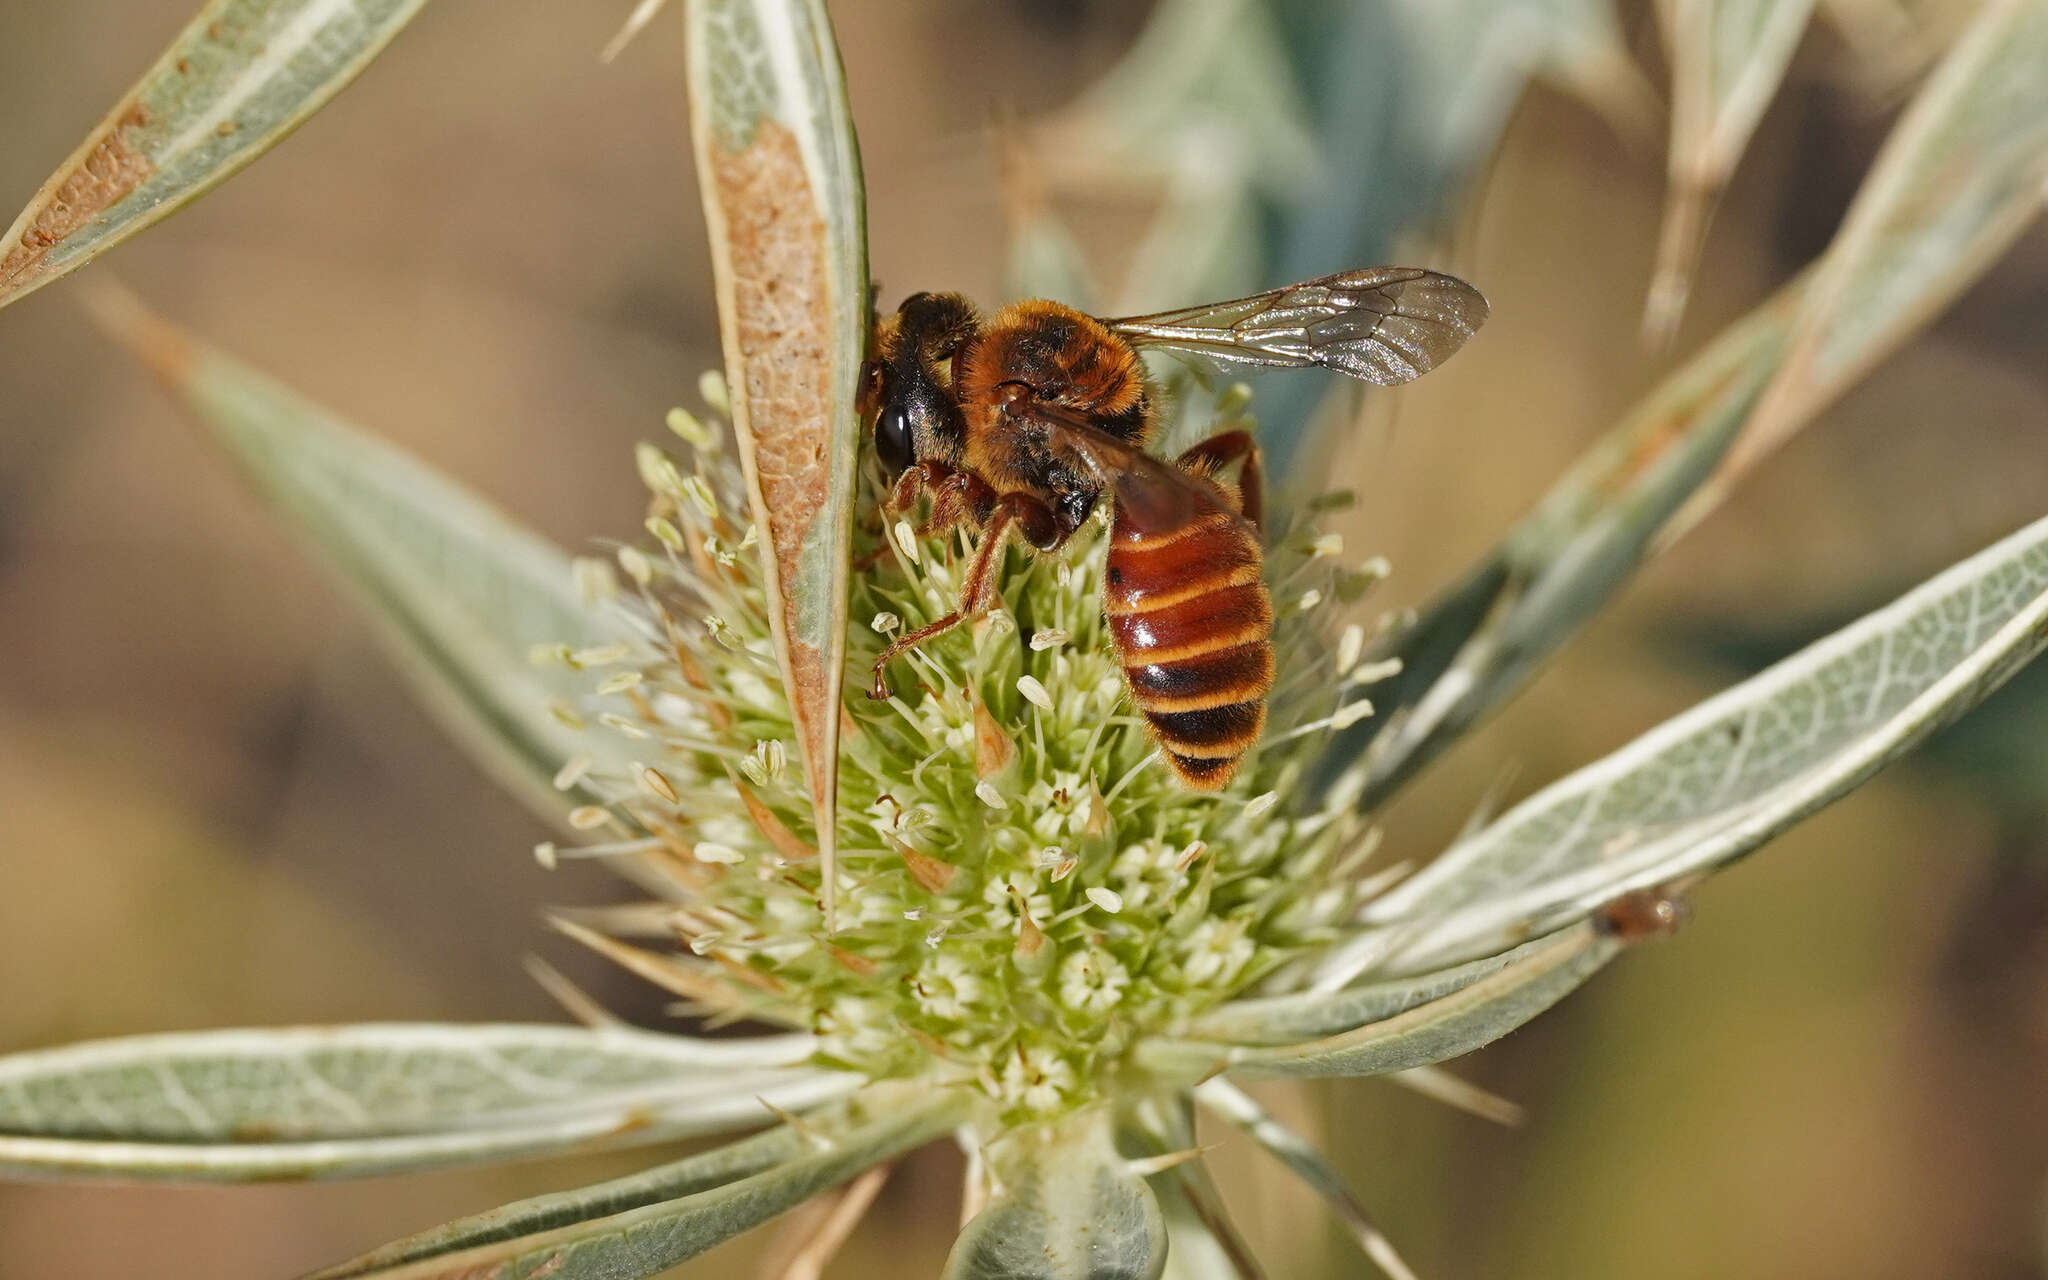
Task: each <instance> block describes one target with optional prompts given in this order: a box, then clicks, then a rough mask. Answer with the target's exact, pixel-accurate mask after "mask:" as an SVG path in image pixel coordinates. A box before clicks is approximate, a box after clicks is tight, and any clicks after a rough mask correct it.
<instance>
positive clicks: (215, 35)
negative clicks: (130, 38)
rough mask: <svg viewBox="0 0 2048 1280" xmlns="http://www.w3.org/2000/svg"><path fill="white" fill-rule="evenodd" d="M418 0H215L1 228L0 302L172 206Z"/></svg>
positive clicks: (368, 55)
mask: <svg viewBox="0 0 2048 1280" xmlns="http://www.w3.org/2000/svg"><path fill="white" fill-rule="evenodd" d="M425 3H426V0H213V3H211V4H208V5H206V6H205V7H204V8H203V9H201V10H200V11H199V14H198V16H196V17H194V18H193V19H192V21H191V22H190V23H189V24H188V25H187V26H186V27H185V29H184V30H183V31H181V32H180V33H179V34H178V37H177V39H176V40H174V41H172V43H171V47H170V48H169V49H168V50H166V51H165V52H164V55H163V57H162V58H160V59H158V61H157V64H156V65H155V66H153V67H151V68H150V69H149V71H148V72H147V73H145V74H144V75H143V77H142V79H141V80H140V81H139V82H138V83H137V84H136V85H135V87H134V88H133V89H130V90H129V91H128V96H127V97H125V98H123V99H122V100H121V102H120V104H119V105H118V106H116V107H115V108H114V109H113V111H111V112H109V113H108V115H107V118H106V119H105V120H103V121H101V122H100V126H99V127H98V128H97V129H95V130H93V132H92V134H91V135H90V136H89V137H87V138H86V140H85V142H84V143H83V144H82V145H81V146H80V147H79V148H78V150H77V151H76V152H75V153H73V154H72V156H71V158H70V159H68V160H66V161H65V162H64V164H63V165H62V167H60V168H59V169H58V170H57V172H56V173H55V174H53V175H51V177H50V180H49V181H48V182H46V183H44V184H43V189H42V190H41V191H39V192H37V193H36V196H35V199H33V200H31V201H30V202H29V205H28V208H26V209H25V210H23V211H22V214H21V216H20V218H18V219H17V220H16V221H15V223H14V225H13V227H11V228H10V229H9V230H8V232H7V236H6V239H4V240H0V306H5V305H6V304H8V303H9V302H12V301H14V300H15V299H17V298H20V297H21V296H23V295H24V294H27V293H29V292H31V291H33V290H35V289H38V288H41V287H42V286H43V285H46V284H48V283H49V282H50V281H52V280H55V279H56V278H57V277H59V276H61V275H63V274H64V273H66V272H68V271H71V270H74V269H75V268H77V267H80V266H83V265H84V264H85V263H87V262H90V261H91V260H92V259H93V258H94V257H96V256H98V255H99V254H101V253H103V252H105V251H106V250H108V249H110V248H112V247H113V246H114V245H116V244H119V243H120V242H121V241H123V240H125V239H127V238H128V237H129V236H132V235H134V234H135V233H136V232H138V231H140V230H142V229H143V228H144V227H147V226H149V225H150V224H152V223H154V222H156V221H158V220H159V219H161V218H164V217H166V216H168V215H169V214H171V213H174V212H176V211H177V210H178V209H179V208H181V207H183V206H184V205H185V204H187V203H188V202H190V201H191V200H193V199H195V198H197V197H198V196H200V195H203V194H204V193H206V192H207V191H210V190H212V189H213V188H214V187H215V186H217V185H219V184H220V183H221V182H222V181H223V180H224V179H226V178H227V177H228V176H229V175H231V174H233V173H234V172H235V171H236V170H238V169H240V168H241V167H242V166H243V165H246V164H248V163H249V162H250V161H251V160H254V159H255V158H256V157H257V156H259V155H262V154H263V153H264V152H265V151H267V150H269V149H270V148H271V147H272V146H273V145H275V144H276V143H277V141H278V140H279V139H281V138H283V137H284V135H285V134H287V133H290V132H291V131H292V130H293V129H294V128H296V127H297V126H298V125H299V124H301V123H302V122H303V121H304V120H305V119H306V117H307V116H310V115H312V114H313V113H314V112H315V111H318V110H319V109H320V108H321V107H322V106H324V105H326V103H327V100H328V99H329V98H331V97H333V96H334V95H335V94H336V93H337V92H339V91H340V89H341V88H342V86H344V85H346V84H347V83H348V82H349V81H351V80H353V79H355V77H356V75H357V73H359V72H361V71H362V69H363V68H364V67H365V66H367V65H369V62H370V60H371V59H372V58H375V57H376V56H377V55H378V53H380V52H382V51H383V48H384V46H385V45H386V44H387V43H388V42H389V41H390V40H391V38H392V37H393V36H395V35H397V34H398V32H399V30H400V29H401V28H403V27H404V26H405V24H406V23H408V22H410V21H411V20H412V18H413V15H415V14H417V13H418V12H419V11H420V9H421V8H422V7H423V6H424V5H425Z"/></svg>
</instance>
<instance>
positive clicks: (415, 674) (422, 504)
mask: <svg viewBox="0 0 2048 1280" xmlns="http://www.w3.org/2000/svg"><path fill="white" fill-rule="evenodd" d="M94 300H95V304H96V306H95V310H96V313H97V314H98V315H99V316H100V317H101V319H102V321H103V323H105V324H106V325H107V327H108V328H110V329H111V330H112V331H113V332H114V333H115V334H116V335H117V336H119V337H120V338H121V339H122V340H124V341H125V342H127V343H128V344H129V345H130V346H131V347H132V348H134V350H135V351H136V352H137V354H139V355H140V356H141V357H142V358H143V359H144V360H146V361H147V362H148V363H149V364H150V366H151V367H152V368H153V369H155V371H156V372H157V374H158V375H159V376H160V377H162V378H163V380H164V381H165V383H166V384H168V385H169V387H170V388H171V390H172V391H174V392H176V393H177V395H178V396H179V398H180V399H181V400H182V401H183V402H184V404H185V406H186V407H187V408H188V409H189V410H190V411H191V412H192V413H193V414H194V415H195V416H196V417H198V418H199V420H200V421H201V422H203V423H205V424H206V426H207V427H208V428H209V429H210V430H211V431H212V432H213V435H214V438H215V439H217V440H218V441H219V442H220V443H221V445H222V446H223V447H224V448H225V449H226V450H227V451H228V454H229V456H231V457H232V458H233V459H234V460H235V462H236V463H237V464H238V465H239V466H240V467H241V469H242V471H243V473H244V474H245V475H246V476H247V477H248V478H249V480H250V482H251V483H252V484H253V485H254V486H255V487H256V489H257V491H258V492H259V493H261V494H262V495H263V496H264V497H265V498H266V499H267V500H268V501H269V502H270V503H271V504H272V505H273V506H274V507H275V508H276V509H277V511H278V512H279V514H281V515H282V516H283V517H284V518H285V521H286V523H287V524H289V525H290V526H292V527H293V528H295V529H297V530H298V531H299V532H300V533H301V534H303V535H305V537H306V538H307V539H308V540H310V542H311V543H312V544H313V546H314V547H315V548H316V549H317V550H318V552H319V554H320V556H321V558H322V559H324V560H325V561H326V562H327V563H328V565H329V566H330V567H332V568H333V569H334V570H335V571H336V572H337V573H339V574H340V575H341V576H342V577H343V578H344V579H345V580H346V581H347V582H348V583H349V585H350V586H352V587H354V588H355V589H356V591H357V593H358V595H359V597H360V598H361V600H362V601H363V603H364V604H365V605H366V606H367V608H366V609H365V613H366V614H367V616H369V617H370V618H371V619H372V620H373V621H375V622H376V623H377V624H378V627H379V634H380V636H381V638H382V639H383V640H384V642H385V644H386V647H387V649H388V651H389V652H390V653H391V654H392V655H393V656H394V658H395V659H396V660H397V662H398V665H399V667H400V669H401V670H403V671H404V672H405V673H406V674H407V676H409V677H410V678H411V679H412V681H413V682H414V685H415V687H416V688H417V689H418V690H419V691H420V693H421V695H422V697H423V700H424V701H425V703H426V705H427V706H428V707H429V708H430V709H432V710H433V711H434V712H435V713H436V714H437V715H438V716H439V718H440V719H441V721H442V722H443V724H444V725H446V726H447V727H448V728H449V729H450V730H451V731H452V732H453V733H454V734H455V736H456V737H457V738H458V739H459V740H460V741H461V742H462V743H463V744H464V745H465V746H466V747H468V748H469V749H470V751H471V753H472V754H473V755H474V756H475V757H476V758H477V760H478V761H479V762H480V763H482V764H483V765H484V766H485V767H487V768H488V769H490V770H491V772H492V773H493V774H494V775H495V776H496V777H497V778H498V779H499V780H500V781H501V782H503V783H504V784H505V785H506V787H507V788H508V789H510V790H511V791H512V792H513V793H514V794H516V795H518V796H519V797H520V798H521V799H523V800H525V801H527V802H528V803H529V804H531V805H532V806H533V808H534V810H535V811H536V812H538V813H540V814H543V815H545V816H548V817H551V818H553V819H555V820H557V821H560V820H561V818H562V815H563V814H565V813H566V812H567V811H568V809H569V807H570V806H571V805H572V804H574V803H576V800H575V799H574V798H571V796H570V795H565V794H564V793H563V792H561V791H558V790H557V789H556V788H555V786H554V785H553V781H552V779H553V778H554V776H555V774H556V772H557V771H558V770H560V769H561V768H562V766H563V764H564V762H566V761H568V760H571V759H573V758H574V757H576V756H577V755H578V754H580V753H584V752H587V751H589V750H591V749H592V747H593V745H602V744H603V743H604V741H606V739H604V738H602V737H599V736H598V735H592V734H587V733H584V732H582V731H581V730H580V729H578V728H577V727H576V726H575V724H574V723H573V719H574V713H573V707H574V705H575V703H576V701H577V700H578V699H580V698H582V697H584V696H586V695H587V693H588V681H587V679H585V678H583V677H582V676H581V675H580V674H579V673H577V672H575V671H573V670H570V669H569V668H567V667H565V666H563V665H562V664H560V663H555V664H546V665H541V664H536V663H535V661H534V658H533V650H534V649H535V648H536V647H537V646H540V647H548V648H557V647H560V646H568V647H569V648H571V649H583V648H587V647H594V646H599V645H605V644H610V643H613V642H615V641H617V640H618V639H620V637H621V636H622V634H623V626H624V621H623V620H622V619H607V618H606V617H605V616H604V615H603V614H601V613H600V612H598V611H597V610H595V609H593V608H590V607H586V605H585V604H584V602H583V601H582V600H580V599H579V598H578V595H577V592H576V589H575V584H574V581H573V575H572V573H571V569H570V562H569V558H568V557H567V556H566V555H564V554H563V553H562V552H561V551H560V550H559V549H558V548H556V547H555V546H553V545H552V544H550V543H549V542H547V541H546V540H545V539H543V538H540V537H539V536H537V535H535V534H534V533H532V532H530V531H529V530H527V529H525V528H523V527H521V526H520V525H518V524H516V523H514V522H513V521H512V520H510V519H508V518H507V517H506V516H505V515H504V514H503V513H501V512H499V511H498V510H496V509H495V508H493V507H491V506H490V505H489V504H487V503H485V502H484V501H483V500H482V499H480V498H478V497H477V496H476V495H475V494H473V493H471V492H469V491H468V490H466V489H463V488H462V487H461V486H459V485H457V484H455V483H454V482H453V481H451V480H449V479H448V478H446V477H445V476H442V475H439V474H437V473H436V472H434V471H432V470H430V469H428V468H427V467H426V466H424V465H422V464H421V463H420V462H419V461H418V460H417V459H415V458H413V457H411V456H409V455H407V454H405V453H404V452H402V451H400V450H398V449H396V448H394V447H392V446H391V445H389V444H386V443H384V442H383V441H380V440H377V439H374V438H373V437H370V436H367V435H364V434H362V433H361V432H359V431H357V430H355V429H354V428H353V427H351V426H349V425H348V424H346V423H344V422H342V421H341V420H340V419H338V418H336V417H335V416H334V415H333V414H331V413H329V412H328V411H327V410H325V409H323V408H321V407H320V406H319V405H316V404H313V403H312V402H310V401H308V400H305V399H303V398H301V397H300V396H298V395H297V394H296V393H294V392H293V391H292V390H291V389H289V388H288V387H285V386H284V385H282V384H280V383H278V382H275V381H273V380H272V379H270V378H268V377H266V376H264V375H263V374H261V373H258V372H257V371H256V370H254V369H252V368H250V367H249V366H247V365H245V364H242V363H241V362H239V361H237V360H235V359H233V358H232V357H230V356H227V355H225V354H223V353H221V352H219V351H216V350H214V349H213V348H211V347H208V346H206V345H205V344H203V343H201V342H199V341H198V340H197V339H195V338H193V337H191V336H190V335H188V334H186V333H184V332H183V331H181V330H179V329H176V328H174V327H173V326H171V325H169V324H167V323H165V322H164V321H162V320H160V319H158V318H157V317H155V316H154V315H151V314H149V313H148V312H146V311H144V310H142V308H141V307H140V306H139V305H138V304H136V303H134V302H133V301H131V300H129V299H128V298H127V297H126V296H125V295H119V294H95V295H94ZM565 709H566V710H565Z"/></svg>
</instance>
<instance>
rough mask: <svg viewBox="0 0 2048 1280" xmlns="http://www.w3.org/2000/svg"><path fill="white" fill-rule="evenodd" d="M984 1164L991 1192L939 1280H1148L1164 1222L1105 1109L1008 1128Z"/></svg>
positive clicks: (1161, 1249) (1162, 1248)
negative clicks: (991, 1177)
mask: <svg viewBox="0 0 2048 1280" xmlns="http://www.w3.org/2000/svg"><path fill="white" fill-rule="evenodd" d="M989 1159H990V1162H991V1164H992V1166H993V1168H994V1171H995V1177H996V1185H997V1191H996V1194H995V1195H994V1196H993V1197H991V1198H990V1200H989V1203H988V1206H987V1207H986V1208H984V1209H983V1210H982V1211H981V1212H980V1213H978V1214H976V1215H975V1216H974V1219H973V1221H971V1222H969V1223H968V1224H967V1226H966V1227H965V1228H963V1229H962V1230H961V1232H960V1238H959V1239H958V1240H957V1241H955V1242H954V1244H953V1252H952V1254H951V1255H950V1256H949V1257H948V1258H947V1259H946V1270H945V1280H1157V1277H1158V1275H1159V1273H1160V1271H1161V1269H1162V1268H1163V1267H1164V1266H1165V1264H1166V1221H1165V1219H1164V1218H1163V1217H1162V1216H1161V1215H1160V1211H1159V1202H1158V1201H1157V1200H1156V1199H1155V1198H1154V1197H1153V1195H1152V1189H1151V1188H1150V1187H1148V1186H1147V1185H1145V1179H1144V1178H1142V1177H1140V1176H1139V1175H1138V1174H1137V1173H1135V1172H1133V1171H1132V1170H1131V1169H1130V1168H1129V1163H1130V1162H1129V1161H1127V1160H1126V1159H1125V1158H1124V1157H1123V1156H1122V1155H1121V1154H1119V1153H1118V1151H1117V1149H1116V1143H1115V1142H1114V1141H1113V1139H1112V1132H1111V1127H1110V1117H1109V1114H1108V1112H1107V1111H1106V1110H1104V1109H1101V1108H1097V1109H1094V1110H1090V1111H1084V1112H1081V1113H1079V1114H1077V1115H1074V1116H1072V1117H1069V1118H1068V1119H1066V1120H1062V1121H1060V1122H1058V1123H1057V1124H1051V1125H1040V1126H1033V1127H1027V1128H1021V1129H1013V1130H1011V1131H1010V1132H1009V1133H1007V1134H1005V1135H1004V1136H1003V1137H1002V1138H1001V1139H999V1140H998V1141H997V1143H996V1145H995V1147H994V1149H992V1150H991V1151H990V1152H989Z"/></svg>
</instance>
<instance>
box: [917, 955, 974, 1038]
mask: <svg viewBox="0 0 2048 1280" xmlns="http://www.w3.org/2000/svg"><path fill="white" fill-rule="evenodd" d="M911 990H913V991H915V992H916V993H917V998H918V1002H919V1003H920V1004H922V1005H923V1006H924V1009H925V1012H927V1013H929V1014H931V1015H932V1016H933V1017H934V1018H943V1019H945V1020H946V1021H948V1022H964V1021H966V1020H967V1019H968V1018H969V1017H971V1016H972V1015H973V1013H974V1011H975V1007H976V1006H977V1005H980V1004H982V1003H983V1002H984V1001H985V1000H986V999H987V998H988V988H987V984H985V983H984V982H983V981H982V980H981V976H980V975H979V974H977V973H976V972H975V971H974V969H973V968H972V967H971V966H970V965H969V964H968V963H967V962H966V961H965V960H963V959H961V958H960V957H959V956H956V955H953V954H951V953H950V952H944V951H942V952H940V953H939V954H937V955H935V956H933V957H932V958H931V959H929V960H927V961H925V963H924V967H923V968H921V969H919V970H918V971H917V977H916V978H915V979H914V980H913V981H912V983H911Z"/></svg>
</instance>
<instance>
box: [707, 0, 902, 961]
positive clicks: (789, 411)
mask: <svg viewBox="0 0 2048 1280" xmlns="http://www.w3.org/2000/svg"><path fill="white" fill-rule="evenodd" d="M689 26H690V61H689V87H690V105H691V115H692V120H693V124H694V129H695V134H696V152H697V175H698V182H699V185H700V187H701V188H702V192H703V197H704V216H705V221H706V223H707V224H708V225H709V229H710V232H711V261H712V272H713V276H714V278H715V281H716V284H717V291H718V311H719V328H720V331H721V332H722V334H723V336H724V340H725V366H726V374H727V379H726V381H727V387H728V389H729V394H730V396H731V399H732V420H733V429H734V432H735V434H736V435H737V437H738V440H739V449H740V458H741V461H742V463H743V464H744V466H745V469H746V474H747V484H748V489H749V492H750V494H751V496H752V501H753V508H754V520H755V523H756V524H757V525H758V526H759V527H760V528H761V530H762V531H763V533H764V535H765V536H763V538H762V539H761V542H762V549H761V555H762V564H763V569H764V578H765V580H766V582H767V586H768V593H769V599H770V606H771V607H770V610H769V617H770V622H771V624H772V626H773V629H774V635H775V647H776V657H777V659H778V660H779V661H780V663H781V667H782V675H783V685H784V688H785V689H786V691H787V693H788V697H789V703H790V711H791V715H792V718H793V719H794V721H795V723H796V729H797V734H798V736H799V737H800V738H801V739H802V741H801V742H800V744H799V745H800V747H801V748H802V756H803V764H804V778H805V782H806V783H807V784H808V786H809V788H810V792H811V800H812V804H813V806H814V811H815V812H816V814H817V827H818V830H817V841H816V842H817V845H818V850H819V853H820V854H821V855H822V857H821V863H822V867H823V870H822V874H823V881H824V885H823V888H824V899H825V904H826V916H827V920H828V922H829V920H830V919H831V916H832V904H833V902H834V900H835V897H836V894H837V883H836V880H835V876H834V850H835V848H836V843H837V833H836V831H835V829H834V828H835V824H834V820H833V815H834V811H835V806H836V804H837V797H838V743H839V689H840V683H841V678H842V675H843V668H844V666H845V655H846V595H847V582H848V574H849V573H850V569H849V567H848V558H849V555H850V553H851V539H852V536H853V535H852V531H853V525H852V515H853V496H854V487H855V485H854V480H855V462H856V459H857V457H858V454H859V445H860V424H859V422H858V420H857V418H856V413H855V407H854V397H855V394H856V391H857V390H858V381H859V370H860V366H861V361H862V360H863V358H864V357H865V350H866V344H867V330H868V273H867V229H866V203H865V200H866V194H865V191H864V189H863V187H862V185H861V171H860V152H859V148H858V145H857V143H856V142H855V139H854V133H853V119H852V114H851V111H850V110H849V108H848V106H847V101H846V86H845V82H844V78H843V75H842V73H841V70H840V66H839V50H838V46H837V45H836V44H835V43H834V42H833V36H832V24H831V20H830V19H829V18H828V17H827V16H826V14H825V7H824V4H823V3H822V0H692V3H691V4H690V8H689Z"/></svg>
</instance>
